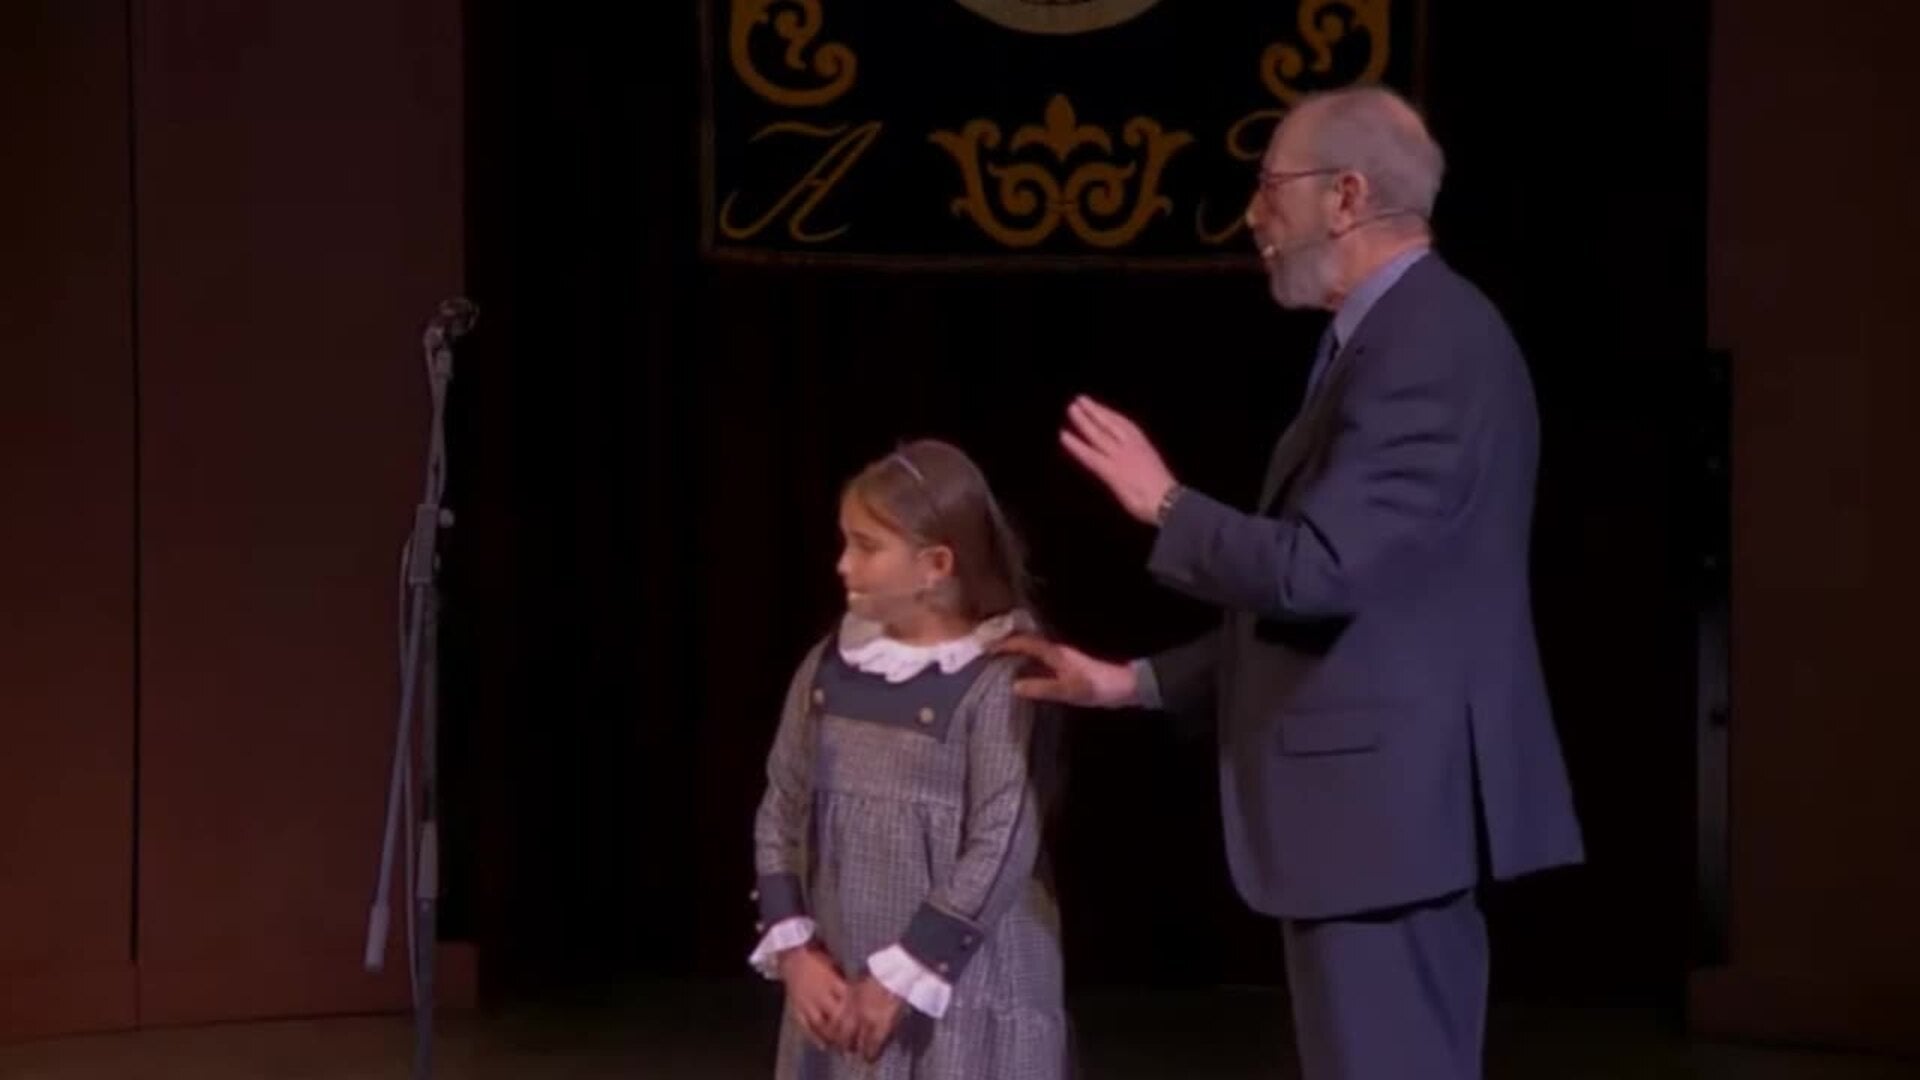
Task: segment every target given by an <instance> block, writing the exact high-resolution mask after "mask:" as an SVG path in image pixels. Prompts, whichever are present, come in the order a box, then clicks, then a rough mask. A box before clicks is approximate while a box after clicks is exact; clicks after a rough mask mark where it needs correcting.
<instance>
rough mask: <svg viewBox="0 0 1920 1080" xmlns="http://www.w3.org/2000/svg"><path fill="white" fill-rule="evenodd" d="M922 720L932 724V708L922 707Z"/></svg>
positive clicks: (923, 722) (924, 722)
mask: <svg viewBox="0 0 1920 1080" xmlns="http://www.w3.org/2000/svg"><path fill="white" fill-rule="evenodd" d="M920 722H921V723H922V724H931V723H933V710H932V709H921V710H920Z"/></svg>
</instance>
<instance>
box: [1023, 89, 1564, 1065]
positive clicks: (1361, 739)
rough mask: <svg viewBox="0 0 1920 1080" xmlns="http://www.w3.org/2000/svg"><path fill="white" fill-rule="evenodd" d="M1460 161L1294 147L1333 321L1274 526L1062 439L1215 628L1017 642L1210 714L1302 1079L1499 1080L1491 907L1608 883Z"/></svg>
mask: <svg viewBox="0 0 1920 1080" xmlns="http://www.w3.org/2000/svg"><path fill="white" fill-rule="evenodd" d="M1442 171H1443V159H1442V155H1441V151H1440V149H1439V147H1438V146H1437V145H1436V144H1435V143H1434V141H1433V139H1432V138H1431V137H1430V136H1429V134H1428V132H1427V130H1426V127H1425V125H1424V124H1423V123H1422V122H1421V119H1420V117H1419V116H1418V115H1417V114H1416V113H1415V112H1414V110H1413V109H1412V108H1411V107H1410V106H1409V105H1408V104H1407V103H1406V102H1405V101H1403V100H1402V99H1400V98H1399V97H1397V96H1395V95H1394V94H1393V93H1391V92H1390V91H1387V90H1384V89H1380V88H1374V87H1366V88H1355V89H1349V90H1343V91H1338V92H1333V93H1328V94H1324V95H1319V96H1315V97H1312V98H1309V99H1307V100H1304V101H1302V102H1301V103H1300V104H1299V105H1298V106H1296V107H1295V108H1294V109H1293V110H1292V111H1291V112H1290V113H1289V115H1288V116H1287V118H1286V120H1285V121H1284V122H1283V123H1282V124H1281V125H1280V126H1279V127H1278V128H1277V129H1276V131H1275V132H1274V136H1273V140H1272V142H1271V144H1270V145H1269V146H1268V148H1267V152H1266V156H1265V159H1264V161H1263V162H1262V164H1261V171H1260V182H1259V188H1258V191H1257V192H1256V193H1255V195H1254V197H1253V200H1252V203H1251V204H1250V205H1249V207H1248V209H1247V224H1248V226H1249V227H1250V229H1251V231H1252V233H1253V236H1254V238H1255V242H1256V243H1257V244H1258V245H1259V251H1260V256H1261V258H1262V260H1263V261H1264V262H1265V264H1266V267H1267V274H1268V277H1269V279H1270V284H1271V289H1272V293H1273V297H1274V299H1275V300H1276V301H1277V302H1278V303H1280V304H1281V305H1282V306H1284V307H1288V308H1303V307H1313V308H1321V309H1325V310H1327V311H1331V312H1332V313H1333V318H1332V320H1331V322H1330V323H1329V325H1328V327H1327V330H1326V333H1325V335H1324V336H1323V337H1322V339H1321V342H1320V348H1319V351H1318V354H1317V355H1316V357H1315V358H1314V362H1313V367H1312V370H1311V374H1310V376H1309V382H1308V391H1307V395H1306V399H1305V403H1304V404H1303V405H1302V406H1301V409H1300V412H1299V414H1298V416H1296V417H1295V419H1294V421H1293V423H1292V424H1291V426H1290V427H1288V429H1287V430H1286V432H1285V434H1284V435H1283V436H1282V437H1281V439H1280V442H1279V444H1278V446H1277V447H1276V448H1275V449H1274V452H1273V458H1272V462H1271V464H1270V466H1269V468H1268V471H1267V477H1266V482H1265V484H1264V489H1263V490H1262V491H1261V493H1260V499H1259V502H1258V503H1257V504H1256V505H1255V506H1254V508H1253V510H1252V511H1251V512H1247V511H1243V510H1240V509H1237V508H1234V507H1232V506H1228V505H1226V504H1224V503H1222V502H1220V501H1218V500H1216V499H1214V498H1211V497H1209V496H1208V495H1206V494H1203V493H1201V492H1199V491H1196V490H1192V489H1190V488H1188V487H1186V486H1183V485H1181V484H1180V483H1178V482H1177V481H1176V480H1175V478H1174V477H1173V475H1172V474H1171V473H1170V472H1169V471H1168V470H1167V467H1166V466H1165V464H1164V463H1163V462H1162V460H1161V457H1160V454H1159V453H1158V452H1157V451H1156V450H1155V448H1154V446H1153V444H1152V443H1151V442H1150V441H1149V440H1148V438H1147V437H1146V435H1145V434H1143V433H1142V432H1141V430H1140V428H1139V427H1138V426H1136V425H1135V424H1134V423H1133V422H1132V421H1131V420H1129V419H1128V418H1126V417H1125V416H1122V415H1120V414H1119V413H1117V412H1115V411H1113V410H1112V409H1109V408H1107V407H1105V406H1103V405H1101V404H1099V403H1097V402H1095V401H1092V400H1089V399H1086V398H1081V399H1079V400H1077V401H1075V402H1074V403H1073V404H1072V405H1071V406H1070V407H1069V410H1068V427H1067V429H1066V430H1065V431H1063V432H1062V435H1061V439H1062V442H1063V443H1064V444H1065V447H1066V449H1067V450H1068V451H1069V452H1070V453H1071V454H1072V455H1073V456H1074V457H1075V458H1076V459H1077V460H1078V461H1079V462H1080V463H1081V464H1083V465H1084V466H1085V467H1086V468H1087V469H1088V470H1089V471H1090V472H1092V473H1093V475H1094V476H1095V477H1097V478H1098V479H1099V480H1100V481H1102V482H1103V483H1105V484H1106V486H1107V487H1108V488H1109V489H1111V491H1112V492H1113V495H1114V496H1115V498H1116V499H1118V501H1119V502H1120V504H1121V506H1122V507H1124V508H1125V509H1126V511H1127V512H1128V513H1130V514H1131V515H1133V516H1134V517H1136V518H1138V519H1139V520H1140V521H1142V522H1143V523H1146V524H1149V525H1152V526H1155V527H1157V529H1158V530H1159V532H1158V537H1157V539H1156V541H1155V543H1154V547H1153V553H1152V556H1151V558H1150V560H1149V568H1150V569H1151V571H1152V572H1153V574H1154V575H1155V577H1156V578H1157V579H1158V580H1159V581H1161V582H1162V583H1164V584H1165V585H1167V586H1168V587H1171V588H1174V589H1177V590H1179V591H1181V592H1183V593H1186V594H1187V595H1190V596H1193V597H1197V598H1199V599H1201V600H1204V601H1206V602H1208V603H1211V604H1214V605H1217V606H1218V607H1219V608H1220V609H1221V610H1222V612H1223V614H1224V618H1223V624H1222V626H1221V627H1220V629H1219V630H1218V632H1216V633H1211V634H1209V635H1207V636H1205V637H1203V638H1202V639H1200V640H1198V641H1194V642H1191V643H1189V644H1187V645H1184V646H1181V647H1179V648H1175V649H1172V650H1170V651H1168V652H1166V653H1163V654H1160V655H1158V656H1155V657H1152V658H1150V659H1148V660H1143V661H1135V662H1133V663H1131V664H1116V663H1108V662H1104V661H1100V660H1096V659H1094V658H1092V657H1089V656H1087V655H1086V654H1084V653H1082V652H1079V651H1077V650H1074V649H1072V648H1069V647H1067V646H1065V645H1061V644H1057V643H1052V642H1046V641H1040V640H1035V639H1031V638H1022V639H1019V640H1016V641H1014V642H1012V643H1010V644H1009V645H1008V646H1007V647H1008V648H1009V649H1010V650H1012V651H1017V652H1024V653H1026V654H1027V655H1029V656H1031V657H1033V658H1035V659H1037V660H1038V661H1040V662H1041V664H1042V665H1043V666H1044V667H1045V668H1047V669H1048V670H1046V671H1044V672H1038V673H1035V674H1034V676H1033V677H1031V678H1028V679H1026V680H1024V681H1023V682H1022V683H1021V684H1020V687H1019V690H1020V692H1021V693H1023V694H1025V695H1027V696H1029V697H1034V698H1042V699H1051V700H1060V701H1066V702H1069V703H1073V704H1079V705H1086V706H1109V707H1117V706H1131V705H1146V706H1150V707H1162V708H1166V709H1169V710H1174V711H1188V710H1200V709H1211V710H1213V711H1214V713H1215V714H1216V716H1217V720H1218V730H1219V740H1220V782H1221V797H1222V811H1223V817H1224V824H1225V832H1226V845H1227V854H1228V858H1229V862H1230V864H1231V866H1232V869H1233V877H1234V880H1235V883H1236V884H1237V886H1238V888H1239V891H1240V893H1241V895H1242V896H1243V897H1244V898H1245V899H1246V902H1247V903H1248V904H1249V905H1251V906H1252V907H1253V908H1255V909H1256V910H1259V911H1261V912H1265V913H1267V914H1271V915H1273V916H1276V917H1277V918H1278V919H1279V920H1280V921H1281V926H1282V930H1283V934H1284V937H1285V942H1286V955H1287V977H1288V983H1289V985H1290V988H1291V991H1292V999H1293V1010H1294V1021H1295V1030H1296V1042H1297V1045H1298V1050H1299V1054H1300V1060H1301V1064H1302V1067H1303V1070H1304V1073H1305V1075H1306V1077H1307V1078H1308V1080H1334V1078H1341V1080H1389V1078H1391V1080H1415V1078H1418V1080H1467V1078H1472V1077H1479V1076H1480V1075H1481V1058H1482V1044H1483V1033H1484V1028H1485V1012H1486V998H1487V972H1488V949H1487V938H1486V927H1485V923H1484V920H1483V917H1482V915H1481V911H1480V908H1479V905H1478V901H1477V895H1476V889H1477V887H1478V885H1479V884H1480V882H1481V881H1482V879H1483V875H1485V874H1491V876H1492V877H1494V878H1497V879H1504V878H1510V877H1513V876H1516V875H1520V874H1525V873H1530V872H1534V871H1538V870H1541V869H1544V868H1547V867H1552V866H1556V865H1563V864H1568V863H1574V862H1578V861H1580V860H1581V859H1582V858H1583V857H1584V856H1583V852H1582V841H1581V837H1580V828H1579V824H1578V821H1577V819H1576V817H1575V813H1574V809H1573V800H1572V797H1571V794H1570V791H1569V788H1568V782H1567V777H1566V770H1565V767H1564V765H1563V763H1562V759H1561V751H1560V745H1559V740H1558V737H1557V736H1556V734H1555V732H1554V727H1553V722H1552V718H1551V715H1550V712H1549V709H1548V702H1547V694H1546V690H1545V686H1544V683H1543V680H1542V677H1541V672H1540V664H1539V659H1538V653H1537V649H1536V645H1535V640H1534V629H1533V619H1532V613H1531V598H1530V592H1529V586H1528V580H1527V555H1528V534H1529V531H1530V528H1531V519H1532V514H1533V497H1534V476H1535V465H1536V460H1537V457H1538V418H1537V412H1536V408H1535V404H1534V398H1533V391H1532V386H1531V383H1530V381H1529V376H1528V373H1527V369H1526V364H1525V362H1524V360H1523V359H1522V357H1521V354H1520V349H1519V347H1518V345H1517V344H1516V343H1515V342H1514V340H1513V338H1512V336H1511V334H1510V333H1509V331H1508V329H1507V326H1506V324H1505V322H1504V321H1503V319H1502V318H1501V316H1500V313H1499V312H1498V311H1497V310H1496V309H1495V308H1494V306H1493V304H1492V303H1491V302H1489V301H1488V299H1487V298H1486V297H1485V296H1484V295H1482V294H1481V293H1480V292H1479V291H1478V290H1477V289H1476V288H1475V287H1474V286H1473V285H1472V284H1470V283H1469V282H1467V281H1466V280H1465V279H1463V278H1462V277H1460V276H1459V275H1458V274H1457V273H1455V272H1454V271H1453V270H1452V269H1451V268H1450V267H1448V265H1447V264H1446V263H1445V262H1444V261H1442V259H1441V258H1440V257H1439V256H1438V255H1437V254H1435V253H1434V252H1433V251H1432V250H1431V249H1430V244H1431V234H1430V232H1429V228H1428V224H1427V222H1428V219H1429V216H1430V214H1431V211H1432V208H1433V203H1434V199H1435V196H1436V195H1437V194H1438V191H1439V187H1440V178H1441V173H1442Z"/></svg>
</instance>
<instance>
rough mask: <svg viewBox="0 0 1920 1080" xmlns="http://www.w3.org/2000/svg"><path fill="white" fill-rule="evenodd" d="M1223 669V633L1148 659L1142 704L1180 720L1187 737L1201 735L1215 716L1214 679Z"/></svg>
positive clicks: (1144, 673) (1145, 665) (1207, 636)
mask: <svg viewBox="0 0 1920 1080" xmlns="http://www.w3.org/2000/svg"><path fill="white" fill-rule="evenodd" d="M1219 666H1220V632H1219V631H1218V630H1214V631H1209V632H1208V633H1205V634H1202V635H1200V636H1199V637H1197V638H1194V639H1193V640H1192V641H1189V642H1186V643H1185V644H1182V645H1176V646H1174V647H1173V648H1171V649H1167V650H1166V651H1164V652H1160V653H1156V654H1154V655H1153V656H1151V657H1148V658H1147V659H1146V660H1145V661H1144V662H1143V663H1142V667H1144V668H1145V670H1144V671H1143V672H1141V675H1142V679H1141V682H1142V691H1143V694H1142V697H1143V700H1142V702H1141V703H1142V704H1143V705H1146V706H1147V707H1149V708H1155V709H1161V710H1163V711H1165V712H1169V713H1172V714H1173V715H1174V716H1175V717H1178V718H1179V719H1180V720H1181V721H1183V724H1182V730H1183V733H1185V734H1199V733H1200V732H1201V731H1202V730H1204V728H1205V725H1206V724H1208V723H1211V721H1212V719H1213V712H1214V701H1215V695H1214V686H1215V682H1214V676H1215V673H1216V672H1217V671H1218V669H1219Z"/></svg>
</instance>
